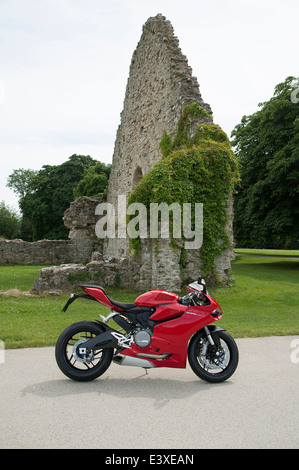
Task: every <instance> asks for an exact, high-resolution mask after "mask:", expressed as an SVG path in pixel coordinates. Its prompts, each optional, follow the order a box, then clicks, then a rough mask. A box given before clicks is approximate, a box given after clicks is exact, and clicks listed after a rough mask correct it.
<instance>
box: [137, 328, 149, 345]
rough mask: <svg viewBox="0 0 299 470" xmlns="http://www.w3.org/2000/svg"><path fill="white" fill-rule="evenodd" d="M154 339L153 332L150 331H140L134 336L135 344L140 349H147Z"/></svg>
mask: <svg viewBox="0 0 299 470" xmlns="http://www.w3.org/2000/svg"><path fill="white" fill-rule="evenodd" d="M151 339H152V332H151V330H150V329H148V328H147V329H144V330H139V331H137V333H135V334H134V342H135V343H136V344H137V346H138V347H139V348H147V347H148V346H149V345H150V343H151Z"/></svg>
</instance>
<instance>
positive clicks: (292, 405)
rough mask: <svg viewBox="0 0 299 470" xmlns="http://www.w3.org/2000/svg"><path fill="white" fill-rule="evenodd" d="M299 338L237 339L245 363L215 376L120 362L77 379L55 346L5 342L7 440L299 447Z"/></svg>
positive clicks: (32, 445)
mask: <svg viewBox="0 0 299 470" xmlns="http://www.w3.org/2000/svg"><path fill="white" fill-rule="evenodd" d="M296 340H297V341H298V343H297V348H298V347H299V338H298V337H291V336H289V337H269V338H256V339H247V338H244V339H239V340H237V343H238V346H239V349H240V363H239V367H238V369H237V371H236V372H235V374H234V375H233V376H232V377H231V378H230V379H229V380H228V381H227V382H224V383H222V384H216V385H212V384H208V383H206V382H203V381H202V380H200V379H198V378H197V377H196V376H195V375H194V374H193V372H192V370H191V369H190V367H189V366H188V367H187V369H184V370H175V369H152V370H149V373H148V374H147V375H146V374H145V372H144V370H143V369H141V368H136V367H127V366H118V365H116V364H112V365H111V367H110V368H109V369H108V371H107V372H106V373H105V374H104V375H103V376H102V377H101V378H99V379H97V380H95V381H93V382H90V383H77V382H73V381H71V380H69V379H67V378H66V377H64V376H63V375H62V373H61V372H60V370H59V369H58V368H57V366H56V363H55V359H54V349H53V348H37V349H23V350H7V351H5V362H4V363H2V364H0V393H1V402H0V448H2V449H3V448H6V449H9V448H18V449H25V448H26V449H39V448H43V449H46V448H52V449H53V448H54V449H65V448H80V449H81V448H82V449H83V448H84V449H86V448H90V449H202V448H205V449H214V448H216V449H217V448H231V449H237V448H255V449H259V448H298V446H299V393H298V391H299V363H298V362H297V361H298V360H299V350H298V351H297V352H296V349H295V348H294V346H295V342H296ZM292 341H293V343H292ZM291 353H293V355H292V356H291ZM291 359H293V360H291Z"/></svg>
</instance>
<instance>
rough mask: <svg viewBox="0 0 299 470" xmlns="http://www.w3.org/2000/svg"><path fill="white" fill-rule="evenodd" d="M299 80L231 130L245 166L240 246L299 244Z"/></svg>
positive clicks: (238, 205)
mask: <svg viewBox="0 0 299 470" xmlns="http://www.w3.org/2000/svg"><path fill="white" fill-rule="evenodd" d="M293 83H294V77H288V78H287V79H286V80H285V81H284V82H283V83H280V84H279V85H277V86H276V88H275V92H274V96H273V97H272V98H271V99H270V100H269V101H266V102H264V103H261V104H259V107H260V108H261V109H260V110H259V111H257V112H256V113H254V114H252V115H251V116H244V117H243V118H242V120H241V123H240V124H238V125H237V126H236V127H235V129H234V130H233V132H232V137H233V139H234V140H233V141H232V144H233V146H235V153H236V155H237V157H238V158H239V161H240V164H241V179H242V182H241V185H240V188H239V190H238V193H237V194H236V197H235V204H234V210H235V219H234V234H235V239H236V242H237V246H248V247H256V248H257V247H260V248H297V247H298V246H299V105H298V103H296V102H294V100H292V99H291V94H292V93H293V91H294V87H293Z"/></svg>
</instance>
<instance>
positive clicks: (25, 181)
mask: <svg viewBox="0 0 299 470" xmlns="http://www.w3.org/2000/svg"><path fill="white" fill-rule="evenodd" d="M36 174H37V171H36V170H30V169H29V168H28V169H24V168H19V169H18V170H13V172H12V174H11V175H9V177H8V180H7V185H6V186H7V187H8V188H10V189H12V190H13V191H14V192H15V193H16V194H18V196H19V198H22V197H24V196H25V195H26V194H27V193H28V192H30V184H31V181H32V180H33V178H34V177H35V175H36Z"/></svg>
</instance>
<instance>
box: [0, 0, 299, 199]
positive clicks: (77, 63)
mask: <svg viewBox="0 0 299 470" xmlns="http://www.w3.org/2000/svg"><path fill="white" fill-rule="evenodd" d="M157 13H162V14H163V15H165V16H166V18H167V19H168V20H170V21H171V23H172V25H173V27H174V32H175V35H176V36H178V38H179V42H180V47H181V49H182V52H183V54H185V55H186V56H187V58H188V62H189V65H190V66H191V67H192V69H193V75H194V76H196V77H197V79H198V82H199V85H200V91H201V94H202V97H203V99H204V101H206V102H207V103H209V104H210V105H211V107H212V110H213V115H214V122H215V123H217V124H219V125H220V126H221V127H222V128H223V129H224V130H225V132H226V133H227V134H228V135H229V136H230V133H231V131H232V129H233V128H234V127H235V125H236V124H238V123H239V122H240V120H241V118H242V116H243V115H244V114H252V113H253V112H255V111H256V110H257V109H258V103H260V102H262V101H266V100H268V99H269V98H271V96H273V91H274V87H275V86H276V85H277V84H278V83H280V82H282V81H284V80H285V78H286V77H288V76H290V75H293V76H295V77H297V76H298V75H299V72H298V19H299V2H298V0H213V1H207V0H204V1H203V0H184V1H182V0H159V1H158V0H0V59H1V62H0V64H1V67H0V155H1V167H0V200H5V202H6V204H8V205H10V206H11V207H14V208H17V207H18V204H17V198H16V196H15V195H14V193H13V192H12V191H11V190H10V189H8V188H6V183H7V178H8V175H9V174H10V173H11V172H12V171H13V170H14V169H18V168H32V169H36V170H38V169H40V168H41V167H42V166H43V165H45V164H50V165H55V164H60V163H62V162H64V161H66V160H67V159H68V157H69V156H70V155H72V154H74V153H77V154H83V155H90V156H92V157H93V158H95V159H97V160H101V161H103V162H106V163H111V162H112V155H113V148H114V142H115V137H116V131H117V127H118V125H119V123H120V113H121V111H122V107H123V100H124V95H125V88H126V83H127V79H128V75H129V66H130V62H131V58H132V54H133V51H134V50H135V48H136V46H137V43H138V41H139V39H140V36H141V32H142V25H143V24H144V23H145V22H146V20H147V19H148V18H149V17H150V16H155V15H156V14H157Z"/></svg>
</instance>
